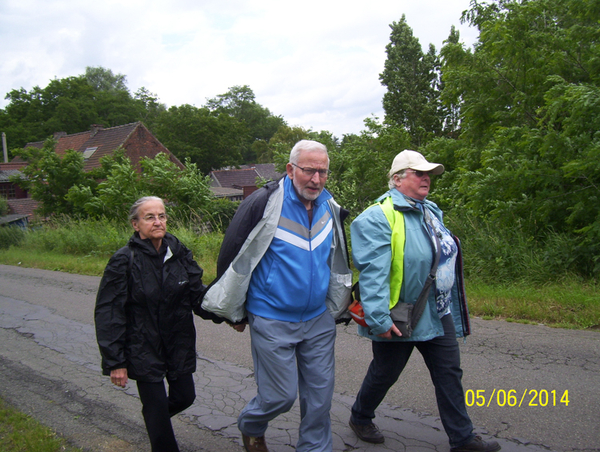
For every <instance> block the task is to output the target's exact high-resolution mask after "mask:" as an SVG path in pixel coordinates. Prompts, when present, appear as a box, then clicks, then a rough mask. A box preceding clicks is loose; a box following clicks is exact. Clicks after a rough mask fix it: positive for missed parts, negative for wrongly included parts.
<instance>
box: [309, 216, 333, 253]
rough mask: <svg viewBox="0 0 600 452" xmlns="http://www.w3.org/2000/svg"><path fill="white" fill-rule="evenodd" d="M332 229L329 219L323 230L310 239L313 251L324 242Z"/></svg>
mask: <svg viewBox="0 0 600 452" xmlns="http://www.w3.org/2000/svg"><path fill="white" fill-rule="evenodd" d="M332 229H333V221H332V220H331V218H330V219H329V221H328V222H327V224H326V225H325V228H323V229H322V230H321V232H319V234H318V235H317V236H316V237H314V238H313V239H312V244H313V250H314V249H317V248H318V247H319V246H320V245H321V244H322V243H323V242H324V241H325V239H327V237H328V236H329V233H330V232H331V230H332Z"/></svg>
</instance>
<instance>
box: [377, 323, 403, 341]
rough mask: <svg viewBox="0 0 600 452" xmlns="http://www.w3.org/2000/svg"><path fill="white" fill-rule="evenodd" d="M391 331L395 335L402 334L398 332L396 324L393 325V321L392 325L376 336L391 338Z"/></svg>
mask: <svg viewBox="0 0 600 452" xmlns="http://www.w3.org/2000/svg"><path fill="white" fill-rule="evenodd" d="M392 333H394V334H395V335H396V336H402V333H401V332H400V330H399V329H398V327H397V326H396V325H394V324H393V323H392V327H391V328H390V329H389V330H387V331H386V332H385V333H383V334H378V335H377V336H379V337H382V338H384V339H391V338H392Z"/></svg>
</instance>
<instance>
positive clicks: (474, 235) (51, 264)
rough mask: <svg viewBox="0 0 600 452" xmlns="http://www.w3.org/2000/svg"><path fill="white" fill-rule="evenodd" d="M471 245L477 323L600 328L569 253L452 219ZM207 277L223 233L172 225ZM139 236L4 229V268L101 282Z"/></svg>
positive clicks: (590, 293) (122, 230)
mask: <svg viewBox="0 0 600 452" xmlns="http://www.w3.org/2000/svg"><path fill="white" fill-rule="evenodd" d="M447 223H448V225H449V227H450V228H451V229H452V230H453V231H456V232H457V234H458V235H459V236H460V237H462V238H463V240H462V243H463V248H464V254H465V256H464V260H465V276H466V281H467V284H466V289H467V296H468V299H469V306H470V311H471V315H474V316H479V317H482V318H484V319H505V320H507V321H514V322H522V323H542V324H546V325H549V326H555V327H561V328H579V329H586V328H592V329H594V328H598V326H599V325H600V296H599V295H598V289H599V287H598V282H597V281H596V280H595V279H593V278H584V277H583V276H581V275H577V274H575V273H566V272H564V270H561V267H560V264H561V261H560V260H558V258H557V256H560V255H561V254H562V253H566V250H563V249H562V247H566V246H568V244H564V243H563V241H561V240H558V239H557V240H555V245H554V247H553V248H550V247H546V248H538V247H536V246H535V244H533V243H530V242H529V241H527V240H525V239H524V238H523V234H520V233H519V232H518V229H517V228H514V229H513V230H512V231H511V233H510V235H509V236H506V234H504V235H503V233H501V232H500V231H497V232H494V229H493V228H489V227H488V228H486V227H484V226H482V225H474V224H473V223H472V222H465V223H460V222H459V221H457V220H456V219H453V218H447ZM168 230H169V232H171V233H173V234H174V235H176V236H177V237H178V238H179V239H180V240H181V241H182V242H183V243H184V244H185V245H186V246H187V247H188V248H190V249H191V250H192V252H193V254H194V257H195V259H196V261H197V262H198V264H199V265H200V266H201V267H202V268H203V269H204V278H203V279H204V283H205V284H208V283H210V282H211V281H212V280H213V279H214V278H215V276H216V261H217V257H218V254H219V249H220V246H221V241H222V240H223V234H222V233H221V232H218V231H217V232H208V233H203V232H199V231H200V228H199V227H198V225H196V224H193V225H189V224H187V225H186V224H183V223H177V222H175V223H173V224H171V222H170V223H169V227H168ZM131 234H132V229H131V227H130V226H129V225H128V224H127V223H126V222H125V221H114V220H113V221H111V220H107V219H97V220H93V219H73V218H68V217H62V218H61V219H60V220H55V221H52V222H49V223H47V224H45V225H44V226H43V227H35V226H34V227H32V228H30V229H29V230H23V229H19V228H7V227H3V228H0V263H1V264H6V265H18V266H22V267H32V268H40V269H46V270H55V271H63V272H69V273H78V274H86V275H93V276H101V275H102V272H103V270H104V267H105V266H106V263H107V262H108V259H109V258H110V256H111V255H112V254H113V253H114V252H115V251H116V250H117V249H119V248H120V247H122V246H124V245H125V244H126V243H127V241H128V240H129V237H130V236H131Z"/></svg>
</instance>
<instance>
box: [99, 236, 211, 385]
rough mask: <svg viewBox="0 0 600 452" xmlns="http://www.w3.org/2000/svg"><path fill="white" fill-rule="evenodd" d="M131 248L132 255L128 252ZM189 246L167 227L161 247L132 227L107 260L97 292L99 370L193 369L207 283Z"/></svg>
mask: <svg viewBox="0 0 600 452" xmlns="http://www.w3.org/2000/svg"><path fill="white" fill-rule="evenodd" d="M132 252H133V256H132ZM202 273H203V270H202V269H201V268H200V267H199V266H198V264H197V263H196V262H195V261H194V260H193V257H192V252H191V251H190V250H189V249H187V248H186V247H185V246H184V245H183V244H182V243H181V242H180V241H179V240H178V239H177V238H176V237H175V236H173V235H171V234H169V233H167V234H166V235H165V237H164V238H163V241H162V245H161V248H160V251H158V252H157V251H156V248H154V245H152V242H151V241H150V240H148V239H146V240H142V239H140V236H139V234H138V233H137V232H136V233H135V234H134V235H133V236H132V237H131V239H130V240H129V243H128V244H127V246H124V247H123V248H121V249H120V250H118V251H117V252H116V253H115V254H114V255H113V256H112V257H111V258H110V261H109V262H108V264H107V266H106V269H105V270H104V275H103V277H102V280H101V282H100V287H99V289H98V295H97V297H96V309H95V323H96V338H97V340H98V346H99V348H100V354H101V355H102V371H103V373H104V375H110V371H111V370H113V369H119V368H127V374H128V377H129V378H131V379H134V380H141V381H147V382H159V381H162V380H163V378H165V376H167V374H168V376H169V378H172V379H176V378H177V377H178V376H179V375H184V374H190V373H193V372H194V371H195V370H196V328H195V327H194V319H193V312H192V310H193V309H197V308H199V303H200V300H201V298H202V294H203V292H204V290H205V289H206V287H205V286H204V285H203V284H202Z"/></svg>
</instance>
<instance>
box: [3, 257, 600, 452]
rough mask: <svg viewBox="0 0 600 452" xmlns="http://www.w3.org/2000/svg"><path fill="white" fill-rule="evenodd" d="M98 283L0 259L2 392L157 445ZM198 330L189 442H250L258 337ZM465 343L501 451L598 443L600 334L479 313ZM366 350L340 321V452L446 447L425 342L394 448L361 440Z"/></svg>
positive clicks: (391, 397)
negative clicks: (109, 350) (100, 331)
mask: <svg viewBox="0 0 600 452" xmlns="http://www.w3.org/2000/svg"><path fill="white" fill-rule="evenodd" d="M99 281H100V278H96V277H89V276H81V275H72V274H67V273H61V272H51V271H44V270H34V269H24V268H20V267H15V266H4V265H0V344H2V345H1V346H0V395H1V396H2V397H3V398H4V399H5V400H6V401H7V402H9V403H10V404H12V405H14V406H16V407H17V408H19V409H20V410H22V411H23V412H25V413H27V414H30V415H32V416H33V417H35V418H36V419H38V420H40V421H41V422H42V423H44V424H46V425H48V426H50V427H51V428H52V429H54V430H55V431H56V432H58V433H59V434H60V435H62V436H64V437H65V438H67V439H68V440H69V441H70V442H71V443H72V444H74V445H76V446H78V447H81V448H83V449H84V450H86V451H115V452H121V451H123V452H125V451H149V450H150V448H149V444H148V440H147V436H146V431H145V427H144V423H143V419H142V416H141V412H140V410H141V404H140V403H139V399H138V397H137V391H136V387H135V383H133V382H131V383H130V384H129V385H128V386H127V387H126V388H125V389H120V388H117V387H115V386H114V385H112V384H111V383H110V381H109V379H108V377H104V376H102V375H101V372H100V367H99V362H100V359H99V353H98V348H97V345H96V341H95V334H94V327H93V306H94V301H95V294H96V290H97V287H98V284H99ZM196 326H197V330H198V341H197V349H198V369H197V372H196V373H195V381H196V391H197V399H196V401H195V402H194V404H193V405H192V407H190V408H189V409H187V410H186V411H184V412H183V413H181V414H180V415H178V416H176V417H175V418H174V419H173V423H174V428H175V433H176V436H177V439H178V442H179V444H180V448H181V450H182V451H241V450H243V448H242V446H241V438H240V432H239V430H238V429H237V425H236V421H237V414H238V413H239V412H240V410H241V409H242V407H243V406H244V405H245V404H246V403H247V402H248V401H249V400H250V399H251V398H252V397H253V396H254V395H255V393H256V386H255V382H254V378H253V373H252V360H251V356H250V345H249V334H248V332H247V331H246V332H244V333H237V332H235V331H234V330H233V329H231V328H229V327H227V326H226V325H214V324H212V323H210V322H204V321H202V320H201V319H197V320H196ZM460 343H461V354H462V367H463V370H464V377H463V384H464V388H465V390H466V391H467V400H468V401H469V404H470V405H472V406H470V407H469V414H470V415H471V418H472V419H473V423H474V425H475V427H476V433H478V434H480V435H481V436H483V437H484V438H485V439H490V438H494V439H496V440H497V441H498V442H499V443H500V444H501V446H502V450H504V451H515V452H517V451H542V450H546V451H547V450H550V451H600V433H599V432H598V427H599V426H600V372H599V371H600V333H598V332H597V331H575V330H563V329H554V328H548V327H545V326H543V325H523V324H515V323H508V322H502V321H484V320H481V319H473V334H472V335H471V336H470V337H469V338H468V339H467V340H466V341H464V342H463V341H462V340H461V342H460ZM370 353H371V352H370V341H369V340H367V339H364V338H360V337H358V336H357V335H356V327H355V326H354V325H353V324H350V325H349V326H343V325H339V326H338V338H337V344H336V392H335V395H334V399H333V407H332V411H331V418H332V430H333V437H334V440H333V444H334V446H333V450H334V451H359V450H360V451H381V452H384V451H440V452H446V451H449V446H448V440H447V437H446V434H445V433H444V431H443V428H442V425H441V422H440V420H439V417H438V415H437V408H436V405H435V397H434V390H433V387H432V385H431V381H430V378H429V374H428V371H427V369H426V367H425V365H424V363H423V361H422V358H421V357H420V355H419V353H418V352H417V351H415V353H414V354H413V356H412V357H411V360H410V362H409V365H408V367H407V369H406V370H405V372H404V373H403V374H402V375H401V377H400V380H399V381H398V382H397V383H396V385H394V387H393V388H392V389H391V390H390V392H389V393H388V396H387V397H386V400H385V402H384V403H383V404H382V405H381V406H380V408H379V409H378V410H377V413H376V414H377V418H376V419H375V422H376V423H377V425H378V426H379V427H380V428H381V430H382V431H383V432H384V434H385V436H386V441H385V443H384V444H380V445H371V444H368V443H365V442H362V441H360V440H359V439H357V438H356V436H355V435H354V433H353V432H352V431H351V430H350V428H349V427H348V418H349V413H350V407H351V405H352V403H353V401H354V396H355V395H356V392H357V391H358V388H359V387H360V383H361V381H362V378H363V377H364V374H365V372H366V368H367V366H368V364H369V360H370ZM565 394H568V403H566V397H565ZM478 405H481V406H478ZM299 417H300V414H299V407H298V404H296V405H295V406H294V408H293V409H292V410H291V411H290V412H289V413H287V414H285V415H282V416H279V417H278V418H277V419H275V420H274V421H273V422H271V423H270V426H269V429H268V430H267V433H266V439H267V444H268V446H269V450H270V451H271V452H287V451H293V450H294V444H295V443H296V441H297V437H298V424H299Z"/></svg>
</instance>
